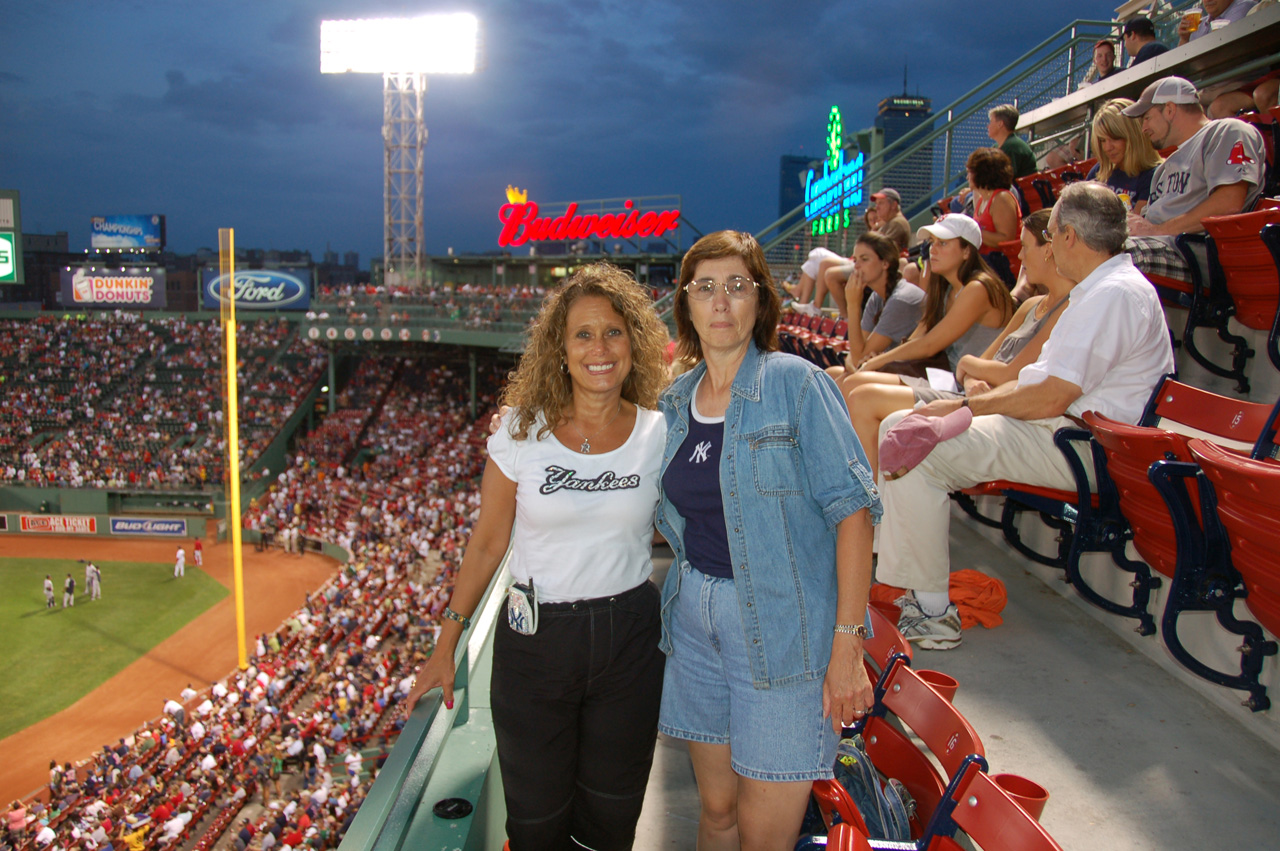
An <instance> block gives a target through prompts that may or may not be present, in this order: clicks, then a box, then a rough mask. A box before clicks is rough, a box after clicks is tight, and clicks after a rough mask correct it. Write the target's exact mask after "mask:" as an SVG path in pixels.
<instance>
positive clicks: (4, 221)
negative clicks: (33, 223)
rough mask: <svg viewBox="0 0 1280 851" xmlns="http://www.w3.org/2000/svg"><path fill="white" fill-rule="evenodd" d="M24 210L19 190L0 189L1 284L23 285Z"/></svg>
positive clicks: (24, 280)
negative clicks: (19, 197)
mask: <svg viewBox="0 0 1280 851" xmlns="http://www.w3.org/2000/svg"><path fill="white" fill-rule="evenodd" d="M23 283H26V279H25V278H24V277H23V270H22V209H21V203H20V202H19V199H18V190H16V189H0V284H23Z"/></svg>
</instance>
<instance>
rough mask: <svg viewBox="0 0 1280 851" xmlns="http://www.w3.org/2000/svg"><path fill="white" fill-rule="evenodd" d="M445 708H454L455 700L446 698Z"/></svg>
mask: <svg viewBox="0 0 1280 851" xmlns="http://www.w3.org/2000/svg"><path fill="white" fill-rule="evenodd" d="M444 708H445V709H452V708H453V701H452V700H446V701H445V702H444Z"/></svg>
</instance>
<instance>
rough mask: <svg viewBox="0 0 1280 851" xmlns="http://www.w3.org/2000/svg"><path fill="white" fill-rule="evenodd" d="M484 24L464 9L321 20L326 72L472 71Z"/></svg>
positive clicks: (322, 68) (323, 71)
mask: <svg viewBox="0 0 1280 851" xmlns="http://www.w3.org/2000/svg"><path fill="white" fill-rule="evenodd" d="M479 32H480V23H479V21H477V20H476V16H475V15H472V14H468V13H465V12H459V13H454V14H441V15H423V16H421V17H418V18H367V19H361V20H350V21H321V22H320V73H321V74H345V73H358V74H383V73H388V72H390V73H417V74H473V73H475V70H476V53H477V48H478V44H479Z"/></svg>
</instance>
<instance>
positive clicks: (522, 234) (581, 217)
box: [498, 187, 680, 248]
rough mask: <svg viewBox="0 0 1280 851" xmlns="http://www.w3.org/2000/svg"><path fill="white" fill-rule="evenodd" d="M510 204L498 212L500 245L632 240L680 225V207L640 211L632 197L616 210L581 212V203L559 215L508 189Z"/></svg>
mask: <svg viewBox="0 0 1280 851" xmlns="http://www.w3.org/2000/svg"><path fill="white" fill-rule="evenodd" d="M507 199H508V203H506V204H503V205H502V208H501V209H500V210H499V211H498V218H499V219H500V220H501V221H502V233H500V234H499V235H498V244H499V245H501V246H503V247H504V248H505V247H508V246H520V245H524V244H525V243H526V242H544V241H556V242H561V241H576V240H580V239H591V238H593V237H594V238H596V239H618V238H622V239H630V238H631V237H651V236H662V235H663V234H664V233H666V232H667V231H670V230H675V229H676V228H677V227H679V226H680V211H679V210H661V211H658V210H644V211H641V210H638V209H636V206H635V202H633V201H631V200H630V199H628V200H627V201H625V202H623V205H622V209H621V210H619V211H618V212H616V213H601V214H595V213H586V214H579V213H578V204H577V202H574V203H571V204H569V206H568V207H566V208H565V211H564V212H563V213H562V214H560V215H558V216H554V217H553V216H542V217H540V216H539V215H538V205H537V204H536V203H534V202H533V201H529V200H528V194H527V193H525V192H519V191H513V190H512V189H511V188H510V187H508V189H507Z"/></svg>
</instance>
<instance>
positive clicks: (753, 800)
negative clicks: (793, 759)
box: [689, 742, 813, 851]
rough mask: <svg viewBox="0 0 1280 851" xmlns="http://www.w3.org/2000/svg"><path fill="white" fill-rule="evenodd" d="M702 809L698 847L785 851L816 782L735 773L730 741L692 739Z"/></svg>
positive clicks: (717, 850)
mask: <svg viewBox="0 0 1280 851" xmlns="http://www.w3.org/2000/svg"><path fill="white" fill-rule="evenodd" d="M689 757H690V759H691V761H692V762H693V773H694V776H695V777H696V778H697V780H698V797H699V799H700V801H701V813H700V817H699V819H698V851H737V849H742V851H781V849H790V848H792V847H794V846H795V844H796V838H797V837H798V836H799V834H800V823H801V821H803V820H804V811H805V808H806V807H808V805H809V793H810V791H811V790H812V789H813V783H811V782H808V781H804V782H797V783H767V782H765V781H763V780H752V779H750V778H748V777H742V776H740V775H739V774H737V773H735V772H734V770H733V768H732V767H731V765H730V762H729V761H730V753H729V746H728V745H713V744H705V743H702V742H690V743H689Z"/></svg>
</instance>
